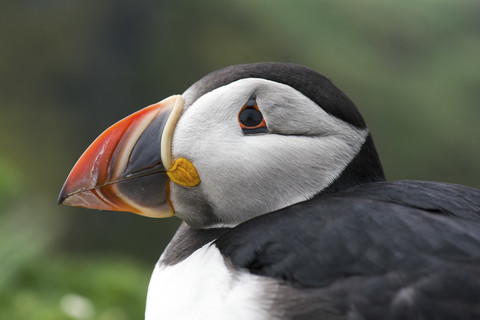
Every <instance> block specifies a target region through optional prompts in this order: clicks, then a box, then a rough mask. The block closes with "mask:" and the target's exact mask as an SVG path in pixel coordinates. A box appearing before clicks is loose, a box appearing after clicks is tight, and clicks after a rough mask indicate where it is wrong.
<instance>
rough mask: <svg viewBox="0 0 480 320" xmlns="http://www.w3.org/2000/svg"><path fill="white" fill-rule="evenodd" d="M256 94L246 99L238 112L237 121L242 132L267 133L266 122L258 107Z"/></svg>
mask: <svg viewBox="0 0 480 320" xmlns="http://www.w3.org/2000/svg"><path fill="white" fill-rule="evenodd" d="M256 99H257V98H256V96H255V95H254V94H252V96H251V97H250V98H249V99H248V101H247V103H246V104H245V105H244V106H243V108H242V110H240V113H239V114H238V122H239V123H240V128H242V131H243V134H253V133H267V132H268V130H267V124H266V123H265V119H264V118H263V115H262V112H261V111H260V109H258V106H257V101H256Z"/></svg>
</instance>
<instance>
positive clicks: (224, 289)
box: [145, 244, 275, 320]
mask: <svg viewBox="0 0 480 320" xmlns="http://www.w3.org/2000/svg"><path fill="white" fill-rule="evenodd" d="M160 261H161V259H160ZM273 286H275V283H274V282H273V281H270V280H269V279H266V278H263V277H259V276H255V275H252V274H249V273H247V272H237V271H234V270H233V269H232V268H229V267H227V265H226V264H225V261H224V259H223V257H222V255H221V254H220V252H219V250H218V249H217V248H216V247H215V246H213V245H212V246H211V245H210V244H206V245H205V246H203V247H202V248H200V249H199V250H197V251H196V252H194V253H193V254H192V255H190V256H189V257H188V258H187V259H185V260H183V261H182V262H180V263H178V264H176V265H174V266H164V265H162V264H161V263H157V265H156V267H155V270H154V271H153V274H152V278H151V280H150V285H149V287H148V295H147V305H146V311H145V319H146V320H158V319H209V320H215V319H249V320H255V319H272V314H271V312H272V309H271V302H270V301H272V298H273V297H269V296H268V294H267V292H266V291H265V288H266V287H269V289H274V287H273ZM269 291H270V290H269ZM273 291H274V290H273Z"/></svg>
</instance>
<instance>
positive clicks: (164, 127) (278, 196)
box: [59, 63, 384, 228]
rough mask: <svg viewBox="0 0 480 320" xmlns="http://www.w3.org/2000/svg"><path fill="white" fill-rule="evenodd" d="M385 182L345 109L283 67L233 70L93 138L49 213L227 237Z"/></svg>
mask: <svg viewBox="0 0 480 320" xmlns="http://www.w3.org/2000/svg"><path fill="white" fill-rule="evenodd" d="M378 180H384V175H383V170H382V167H381V164H380V161H379V159H378V155H377V153H376V151H375V147H374V145H373V141H372V139H371V137H370V134H369V132H368V129H367V127H366V125H365V122H364V121H363V119H362V116H361V115H360V113H359V112H358V110H357V108H356V107H355V105H354V104H353V103H352V102H351V101H350V100H349V99H348V98H347V97H346V96H345V95H344V94H343V93H342V92H341V91H340V90H339V89H338V88H337V87H335V86H334V85H333V84H332V83H331V82H330V81H329V80H328V79H327V78H325V77H324V76H322V75H320V74H319V73H317V72H315V71H313V70H310V69H308V68H305V67H302V66H299V65H294V64H286V63H256V64H248V65H236V66H231V67H227V68H224V69H221V70H218V71H215V72H213V73H211V74H209V75H207V76H205V77H204V78H202V79H201V80H199V81H198V82H196V83H195V84H193V85H192V86H191V87H190V88H188V89H187V90H186V91H185V92H184V93H183V94H182V95H176V96H171V97H169V98H167V99H165V100H163V101H161V102H159V103H157V104H154V105H151V106H149V107H146V108H144V109H142V110H140V111H138V112H136V113H134V114H132V115H130V116H128V117H126V118H125V119H123V120H121V121H119V122H118V123H116V124H114V125H113V126H111V127H110V128H108V129H107V130H106V131H105V132H104V133H102V134H101V135H100V136H99V137H98V138H97V139H96V140H95V141H94V142H93V143H92V145H90V147H89V148H88V149H87V150H86V151H85V152H84V154H83V155H82V156H81V157H80V159H79V160H78V162H77V164H76V165H75V166H74V168H73V169H72V171H71V172H70V175H69V176H68V178H67V180H66V182H65V184H64V186H63V188H62V191H61V192H60V196H59V203H63V204H66V205H73V206H82V207H87V208H92V209H105V210H116V211H129V212H133V213H137V214H141V215H145V216H150V217H168V216H172V215H174V214H175V215H177V216H178V217H180V218H181V219H183V220H184V221H185V222H186V223H187V224H189V225H190V226H192V227H194V228H209V227H219V226H233V225H236V224H239V223H241V222H243V221H246V220H248V219H251V218H253V217H255V216H259V215H262V214H265V213H268V212H272V211H275V210H278V209H281V208H284V207H286V206H289V205H292V204H295V203H298V202H301V201H305V200H308V199H310V198H312V197H314V196H317V195H322V194H324V193H328V192H334V191H338V190H341V189H345V188H348V187H351V186H354V185H357V184H360V183H366V182H371V181H378Z"/></svg>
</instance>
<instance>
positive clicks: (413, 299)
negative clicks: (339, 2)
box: [58, 62, 480, 320]
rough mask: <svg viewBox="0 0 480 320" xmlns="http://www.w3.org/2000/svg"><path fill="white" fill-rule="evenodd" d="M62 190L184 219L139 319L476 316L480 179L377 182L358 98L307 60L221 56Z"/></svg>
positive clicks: (101, 143)
mask: <svg viewBox="0 0 480 320" xmlns="http://www.w3.org/2000/svg"><path fill="white" fill-rule="evenodd" d="M58 202H59V203H61V204H65V205H70V206H80V207H86V208H92V209H100V210H114V211H126V212H132V213H135V214H139V215H143V216H147V217H171V216H177V217H178V218H180V219H182V220H183V221H182V223H181V225H180V227H179V229H178V230H177V232H176V234H175V235H174V237H173V239H172V240H171V242H170V243H169V244H168V246H167V247H166V249H165V250H164V252H163V253H162V254H161V256H160V259H159V261H158V262H157V263H156V265H155V268H154V271H153V274H152V276H151V280H150V284H149V287H148V293H147V301H146V310H145V319H147V320H157V319H250V320H252V319H253V320H255V319H278V320H281V319H329V320H338V319H349V320H363V319H422V320H425V319H437V320H438V319H480V190H478V189H475V188H471V187H467V186H462V185H456V184H451V183H441V182H427V181H387V180H386V179H385V175H384V172H383V169H382V165H381V162H380V160H379V156H378V154H377V151H376V149H375V145H374V142H373V140H372V136H371V134H370V132H369V130H368V128H367V126H366V124H365V121H364V119H363V117H362V115H361V114H360V112H359V110H358V109H357V108H356V106H355V104H354V103H353V102H352V101H351V100H350V99H349V98H348V97H347V96H346V95H345V94H344V93H343V92H342V91H341V90H340V89H338V88H337V87H336V86H335V85H334V84H333V83H332V82H331V81H330V80H329V79H328V78H326V77H325V76H323V75H321V74H320V73H318V72H316V71H314V70H311V69H309V68H307V67H304V66H300V65H296V64H290V63H277V62H271V63H254V64H243V65H234V66H229V67H226V68H223V69H220V70H217V71H214V72H212V73H210V74H208V75H206V76H204V77H203V78H202V79H200V80H199V81H197V82H196V83H194V84H193V85H192V86H191V87H189V88H188V89H187V90H186V91H185V92H184V93H183V94H180V95H173V96H171V97H168V98H166V99H164V100H162V101H160V102H158V103H156V104H153V105H151V106H148V107H146V108H144V109H141V110H139V111H137V112H135V113H133V114H132V115H130V116H128V117H126V118H124V119H123V120H121V121H119V122H117V123H116V124H114V125H112V126H111V127H109V128H108V129H107V130H106V131H104V132H103V133H102V134H101V135H100V136H99V137H98V138H97V139H96V140H95V141H94V142H93V143H92V144H91V145H90V146H89V147H88V149H87V150H86V151H85V152H84V153H83V155H82V156H81V157H80V158H79V160H78V161H77V163H76V164H75V166H74V167H73V169H72V170H71V172H70V174H69V175H68V178H67V180H66V181H65V184H64V185H63V188H62V190H61V192H60V195H59V199H58Z"/></svg>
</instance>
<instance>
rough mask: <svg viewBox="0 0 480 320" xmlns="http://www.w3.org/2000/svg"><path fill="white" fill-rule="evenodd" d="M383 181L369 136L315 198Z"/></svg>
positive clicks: (379, 164)
mask: <svg viewBox="0 0 480 320" xmlns="http://www.w3.org/2000/svg"><path fill="white" fill-rule="evenodd" d="M385 180H386V179H385V174H384V172H383V168H382V164H381V162H380V159H379V157H378V154H377V150H376V149H375V145H374V143H373V139H372V136H371V135H370V134H369V135H368V136H367V139H366V140H365V143H364V144H363V146H362V148H361V149H360V152H359V153H358V154H357V155H356V156H355V158H354V159H353V160H352V161H351V162H350V163H349V164H348V165H347V167H346V168H345V169H344V170H343V171H342V173H341V174H340V175H339V176H338V177H337V178H336V179H335V180H334V181H333V182H332V183H331V184H330V185H329V186H328V187H327V188H325V189H324V190H322V191H321V192H320V193H319V194H317V195H316V196H315V197H317V196H322V195H324V194H327V193H333V192H338V191H342V190H345V189H348V188H351V187H354V186H356V185H360V184H364V183H369V182H377V181H385Z"/></svg>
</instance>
